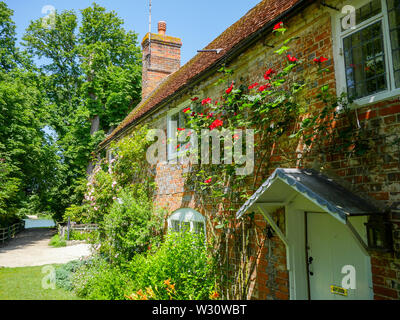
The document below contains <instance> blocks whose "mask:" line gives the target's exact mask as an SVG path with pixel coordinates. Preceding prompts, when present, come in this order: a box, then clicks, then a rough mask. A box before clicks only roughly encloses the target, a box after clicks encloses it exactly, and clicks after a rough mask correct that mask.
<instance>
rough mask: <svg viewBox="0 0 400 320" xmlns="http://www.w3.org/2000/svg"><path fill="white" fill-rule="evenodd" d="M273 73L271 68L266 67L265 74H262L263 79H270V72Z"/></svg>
mask: <svg viewBox="0 0 400 320" xmlns="http://www.w3.org/2000/svg"><path fill="white" fill-rule="evenodd" d="M273 73H275V71H274V70H272V69H268V70H267V71H265V74H264V79H265V80H271V77H270V75H271V74H273Z"/></svg>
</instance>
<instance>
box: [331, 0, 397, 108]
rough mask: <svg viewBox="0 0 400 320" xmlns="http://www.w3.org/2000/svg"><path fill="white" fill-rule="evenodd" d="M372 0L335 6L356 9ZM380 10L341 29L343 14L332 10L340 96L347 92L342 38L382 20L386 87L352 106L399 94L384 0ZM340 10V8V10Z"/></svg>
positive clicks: (334, 51) (363, 104) (367, 103)
mask: <svg viewBox="0 0 400 320" xmlns="http://www.w3.org/2000/svg"><path fill="white" fill-rule="evenodd" d="M371 1H372V0H353V1H345V2H342V3H341V4H339V5H336V7H337V8H343V6H345V5H351V6H353V7H355V8H356V9H358V8H360V7H362V6H363V5H365V4H367V3H369V2H371ZM380 1H381V7H382V12H381V13H380V14H378V15H375V16H374V17H371V18H369V19H367V20H365V21H363V22H362V23H360V24H359V25H357V26H356V28H355V29H350V30H345V31H342V29H341V23H342V18H343V17H344V16H345V14H342V13H341V12H332V14H331V17H332V36H333V56H334V57H335V59H334V65H335V70H336V72H335V73H336V90H337V94H338V95H339V96H340V95H341V94H342V93H347V81H346V70H345V61H344V50H343V38H345V37H346V36H348V35H350V34H352V33H355V32H358V31H360V30H361V29H363V28H365V27H367V26H369V25H371V24H373V23H375V22H377V21H379V20H381V21H382V33H383V43H384V50H385V67H386V82H387V89H386V90H385V91H381V92H378V93H374V94H371V95H368V96H365V97H362V98H359V99H357V100H354V102H353V105H352V106H351V107H352V108H357V107H361V106H366V105H369V104H373V103H376V102H379V101H383V100H387V99H390V98H393V97H395V96H398V95H400V88H397V89H396V87H395V79H394V72H393V67H392V66H393V60H392V48H391V43H390V32H389V20H388V19H389V17H388V12H387V5H386V0H380ZM340 11H341V10H340Z"/></svg>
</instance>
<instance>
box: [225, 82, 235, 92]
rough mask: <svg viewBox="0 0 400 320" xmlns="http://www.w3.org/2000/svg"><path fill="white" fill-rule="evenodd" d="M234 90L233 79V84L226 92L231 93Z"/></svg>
mask: <svg viewBox="0 0 400 320" xmlns="http://www.w3.org/2000/svg"><path fill="white" fill-rule="evenodd" d="M232 90H233V81H232V84H231V86H230V87H229V88H228V89H226V91H225V92H226V94H230V93H231V92H232Z"/></svg>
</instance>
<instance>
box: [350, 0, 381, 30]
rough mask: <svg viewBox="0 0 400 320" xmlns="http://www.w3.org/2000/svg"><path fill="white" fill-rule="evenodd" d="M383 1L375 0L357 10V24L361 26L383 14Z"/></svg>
mask: <svg viewBox="0 0 400 320" xmlns="http://www.w3.org/2000/svg"><path fill="white" fill-rule="evenodd" d="M381 10H382V9H381V0H374V1H371V2H369V3H367V4H366V5H364V6H362V7H361V8H359V9H357V10H356V23H357V24H359V23H361V22H363V21H365V20H367V19H369V18H371V17H373V16H375V15H377V14H378V13H380V12H381Z"/></svg>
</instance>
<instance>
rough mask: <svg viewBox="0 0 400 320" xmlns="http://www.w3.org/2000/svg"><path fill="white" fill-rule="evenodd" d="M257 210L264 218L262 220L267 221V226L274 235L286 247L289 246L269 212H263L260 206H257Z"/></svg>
mask: <svg viewBox="0 0 400 320" xmlns="http://www.w3.org/2000/svg"><path fill="white" fill-rule="evenodd" d="M257 208H258V210H260V213H261V214H262V215H263V216H264V218H265V219H266V220H267V221H268V223H269V225H270V226H271V227H272V229H273V230H274V231H275V232H276V234H277V235H278V236H279V238H280V239H281V240H282V241H283V243H284V244H285V246H286V247H288V246H289V241H288V239H287V238H286V236H285V235H284V234H283V232H282V230H281V229H280V228H279V227H278V225H277V224H276V223H275V221H274V219H273V218H272V217H271V215H270V214H269V212H267V211H266V210H264V209H263V208H262V207H261V206H257Z"/></svg>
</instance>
